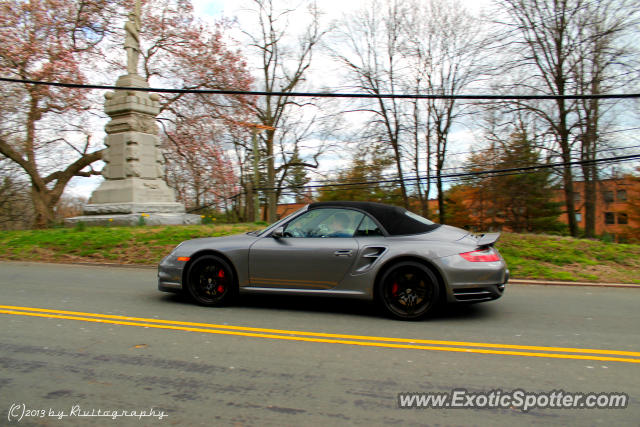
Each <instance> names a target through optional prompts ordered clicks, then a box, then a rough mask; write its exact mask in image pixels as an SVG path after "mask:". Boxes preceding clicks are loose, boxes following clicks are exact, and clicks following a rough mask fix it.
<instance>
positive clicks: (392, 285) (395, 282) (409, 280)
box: [377, 261, 439, 320]
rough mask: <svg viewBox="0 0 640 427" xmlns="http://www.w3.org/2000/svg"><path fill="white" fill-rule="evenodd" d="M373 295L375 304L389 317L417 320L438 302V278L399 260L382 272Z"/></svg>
mask: <svg viewBox="0 0 640 427" xmlns="http://www.w3.org/2000/svg"><path fill="white" fill-rule="evenodd" d="M377 293H378V295H377V297H378V301H379V302H380V304H381V306H382V307H383V309H384V310H385V312H386V313H387V314H389V315H390V316H392V317H395V318H396V319H403V320H418V319H422V318H424V317H425V316H427V315H428V314H429V313H431V312H432V311H433V309H434V308H435V307H436V305H437V303H438V297H439V287H438V279H437V278H436V276H435V275H434V274H433V272H432V271H431V270H430V269H429V268H428V267H426V266H425V265H423V264H420V263H419V262H414V261H403V262H399V263H397V264H394V265H393V266H391V267H390V268H389V269H388V270H387V271H386V272H384V274H383V275H382V277H381V278H380V281H379V282H378V286H377Z"/></svg>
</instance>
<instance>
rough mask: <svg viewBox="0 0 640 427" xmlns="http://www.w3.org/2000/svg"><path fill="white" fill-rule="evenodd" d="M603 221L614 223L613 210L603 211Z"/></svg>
mask: <svg viewBox="0 0 640 427" xmlns="http://www.w3.org/2000/svg"><path fill="white" fill-rule="evenodd" d="M604 223H605V224H615V223H616V215H615V213H613V212H605V213H604Z"/></svg>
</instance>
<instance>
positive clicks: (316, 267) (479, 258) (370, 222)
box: [158, 202, 509, 319]
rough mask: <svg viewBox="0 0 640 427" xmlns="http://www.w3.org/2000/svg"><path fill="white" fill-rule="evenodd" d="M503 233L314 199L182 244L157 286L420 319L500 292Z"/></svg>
mask: <svg viewBox="0 0 640 427" xmlns="http://www.w3.org/2000/svg"><path fill="white" fill-rule="evenodd" d="M499 236H500V234H499V233H488V234H483V235H474V234H470V233H468V232H466V231H465V230H462V229H459V228H455V227H450V226H447V225H440V224H436V223H433V222H431V221H429V220H428V219H425V218H423V217H421V216H419V215H416V214H414V213H412V212H410V211H407V210H406V209H402V208H399V207H395V206H388V205H384V204H380V203H370V202H319V203H312V204H310V205H307V206H305V207H304V208H302V209H300V210H299V211H297V212H295V213H293V214H291V215H289V216H288V217H286V218H284V219H282V220H280V221H278V222H276V223H275V224H272V225H271V226H269V227H268V228H266V229H264V230H261V231H253V232H249V233H247V234H243V235H236V236H228V237H215V238H203V239H194V240H187V241H185V242H182V243H180V245H178V246H177V247H176V248H175V249H174V250H173V251H172V252H171V253H170V254H169V255H167V256H166V257H165V258H164V259H163V260H162V261H161V262H160V265H159V266H158V289H159V290H161V291H165V292H184V293H186V294H187V295H189V296H190V297H191V298H192V299H193V300H194V301H195V302H197V303H198V304H202V305H206V306H217V305H222V304H226V303H228V302H229V301H230V300H232V299H233V297H235V296H236V295H237V294H238V293H245V292H256V293H279V294H290V295H291V294H292V295H322V296H339V297H351V298H361V299H369V300H375V301H377V302H378V303H379V305H380V306H381V308H382V309H383V310H384V311H385V312H386V313H387V314H388V315H390V316H392V317H395V318H399V319H419V318H422V317H424V316H426V315H427V314H428V313H430V312H432V310H433V309H434V307H436V306H437V305H438V304H440V303H444V302H450V303H452V302H482V301H490V300H494V299H496V298H500V297H501V296H502V293H503V292H504V288H505V284H506V283H507V280H508V279H509V271H508V270H507V265H506V264H505V262H504V260H503V259H502V257H501V256H500V253H499V252H498V250H497V249H495V248H494V247H493V245H494V243H495V242H496V241H497V240H498V237H499Z"/></svg>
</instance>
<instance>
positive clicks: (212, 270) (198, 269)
mask: <svg viewBox="0 0 640 427" xmlns="http://www.w3.org/2000/svg"><path fill="white" fill-rule="evenodd" d="M187 289H188V291H189V295H191V297H192V298H193V299H194V300H195V301H196V302H197V303H198V304H200V305H205V306H209V307H212V306H219V305H223V304H226V303H227V302H229V301H230V300H231V299H232V298H233V296H234V295H235V294H236V291H237V287H236V281H235V276H234V274H233V270H232V269H231V267H230V266H229V264H228V263H227V262H226V261H225V260H223V259H222V258H220V257H217V256H215V255H204V256H201V257H199V258H196V259H195V260H194V261H193V263H192V264H191V265H190V266H189V270H188V273H187Z"/></svg>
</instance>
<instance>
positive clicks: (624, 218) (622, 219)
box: [618, 212, 629, 224]
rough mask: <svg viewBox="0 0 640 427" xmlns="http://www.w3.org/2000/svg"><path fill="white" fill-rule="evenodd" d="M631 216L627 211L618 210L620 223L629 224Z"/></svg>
mask: <svg viewBox="0 0 640 427" xmlns="http://www.w3.org/2000/svg"><path fill="white" fill-rule="evenodd" d="M628 223H629V218H628V217H627V214H626V213H622V212H618V224H628Z"/></svg>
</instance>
